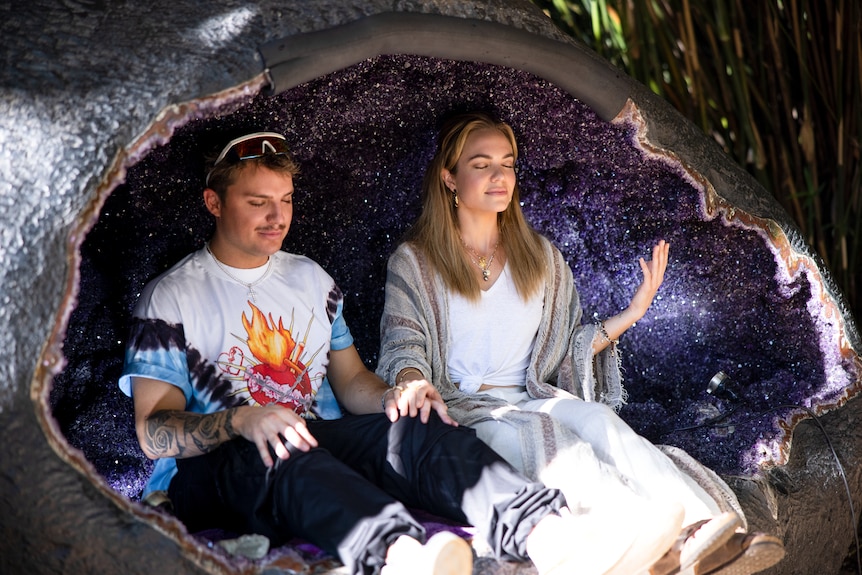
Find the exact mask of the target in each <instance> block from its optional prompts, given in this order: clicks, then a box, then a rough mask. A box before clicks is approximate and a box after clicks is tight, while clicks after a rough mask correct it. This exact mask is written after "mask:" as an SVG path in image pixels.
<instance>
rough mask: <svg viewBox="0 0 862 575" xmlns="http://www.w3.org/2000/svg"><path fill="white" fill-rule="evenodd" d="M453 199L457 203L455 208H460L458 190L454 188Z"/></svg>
mask: <svg viewBox="0 0 862 575" xmlns="http://www.w3.org/2000/svg"><path fill="white" fill-rule="evenodd" d="M452 199H453V200H454V201H455V208H457V207H458V190H456V189H455V188H452Z"/></svg>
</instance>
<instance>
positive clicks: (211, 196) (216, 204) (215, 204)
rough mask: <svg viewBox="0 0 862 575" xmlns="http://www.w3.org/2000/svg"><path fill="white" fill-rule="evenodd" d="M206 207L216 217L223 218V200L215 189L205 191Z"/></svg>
mask: <svg viewBox="0 0 862 575" xmlns="http://www.w3.org/2000/svg"><path fill="white" fill-rule="evenodd" d="M204 205H205V206H206V207H207V210H209V212H210V213H211V214H212V215H214V216H215V217H219V216H221V199H220V198H219V197H218V194H217V193H216V191H215V190H214V189H212V188H207V189H205V190H204Z"/></svg>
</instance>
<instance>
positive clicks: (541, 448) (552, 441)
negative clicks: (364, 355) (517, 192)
mask: <svg viewBox="0 0 862 575" xmlns="http://www.w3.org/2000/svg"><path fill="white" fill-rule="evenodd" d="M542 255H543V257H544V258H545V259H546V261H547V268H548V269H549V270H550V272H551V273H550V274H549V280H548V281H546V282H545V288H544V310H543V313H542V319H541V323H540V325H539V329H538V332H537V335H536V342H535V345H534V347H533V352H532V356H531V359H530V365H529V367H528V369H527V379H526V387H527V393H528V394H529V395H530V397H532V398H536V399H545V398H553V397H571V395H574V396H577V397H579V398H581V399H583V400H585V401H601V402H604V403H606V404H608V405H609V406H611V407H612V408H614V409H615V410H618V409H619V408H620V407H621V406H622V405H623V404H624V403H625V391H624V390H623V387H622V379H621V375H620V365H619V361H618V355H617V352H616V350H615V349H613V347H612V346H609V347H607V348H605V349H604V350H603V351H602V352H600V353H599V354H596V355H595V357H594V355H593V351H592V341H593V338H594V337H595V335H596V332H597V330H598V327H597V326H596V325H595V324H593V323H586V324H584V325H581V316H582V310H581V306H580V299H579V296H578V292H577V290H576V289H575V287H574V279H573V277H572V272H571V269H570V268H569V266H568V264H567V263H566V261H565V259H564V258H563V255H562V253H560V251H559V250H558V249H556V248H555V247H554V246H553V245H552V244H551V243H550V242H549V241H548V240H547V239H544V238H543V254H542ZM448 306H449V301H448V290H447V288H446V286H445V285H444V284H443V280H442V279H441V277H440V275H439V274H438V273H437V272H436V270H435V269H434V267H433V265H432V264H431V263H430V262H429V261H428V260H427V259H426V258H425V257H424V255H423V254H422V253H421V251H420V250H417V249H414V248H413V247H412V246H410V245H409V244H406V243H404V244H401V245H400V246H399V247H398V248H397V249H396V251H395V252H394V253H393V254H392V256H390V258H389V264H388V268H387V276H386V301H385V305H384V309H383V316H382V318H381V322H380V342H381V345H380V358H379V363H378V366H377V374H378V375H380V377H382V378H383V380H384V381H386V382H388V383H389V385H395V378H396V377H397V375H398V373H399V372H400V371H401V370H402V369H404V368H407V367H412V368H417V369H419V370H420V371H421V372H422V374H423V375H424V377H425V378H426V379H427V380H428V381H430V382H431V383H433V385H434V386H435V387H436V388H437V389H438V390H439V391H440V394H441V395H442V396H443V399H444V401H445V402H446V405H447V406H448V408H449V415H450V416H451V417H452V418H453V419H455V420H456V421H458V422H459V423H460V424H462V425H466V426H472V425H475V424H476V423H478V422H480V421H486V420H489V419H493V420H497V421H500V422H503V423H505V424H507V425H512V426H514V427H515V428H516V429H517V430H518V433H519V437H520V440H521V447H522V452H523V459H524V467H525V468H524V469H523V471H524V473H525V474H526V475H527V476H528V477H530V478H531V479H538V478H539V477H540V474H541V472H542V471H543V470H544V469H545V468H546V467H547V466H548V464H549V463H550V462H551V461H552V460H553V459H554V456H555V455H556V454H557V452H558V451H560V450H562V449H563V448H565V447H566V446H568V445H573V444H575V443H577V442H578V441H579V439H578V438H577V437H576V436H575V434H574V433H573V432H572V431H570V430H569V429H567V428H565V427H563V426H561V425H559V424H558V423H557V421H556V420H555V419H554V418H553V417H551V416H549V415H547V414H543V413H537V412H522V411H519V410H514V409H511V408H510V407H509V405H508V404H507V403H506V402H504V401H502V400H499V399H497V398H494V397H490V396H488V395H485V394H466V393H463V392H461V391H460V390H459V389H458V388H457V387H456V386H455V385H454V384H453V383H452V381H450V379H449V371H448V368H447V365H448V351H449V341H450V337H449V307H448ZM501 313H505V310H501ZM663 449H664V450H665V451H666V453H668V455H672V459H673V460H674V462H675V463H676V464H677V466H678V467H680V468H681V469H683V471H685V472H686V473H687V474H689V475H690V476H692V477H693V478H694V479H695V480H696V481H697V482H698V483H699V484H701V486H703V487H704V488H705V489H706V490H707V492H709V493H710V495H712V496H713V498H714V499H716V501H717V502H718V503H719V506H720V507H722V508H723V509H733V510H734V511H737V512H738V513H739V515H740V517H743V515H742V512H741V509H740V507H739V504H738V502H736V498H735V496H733V494H732V492H731V491H730V488H729V487H728V486H727V485H726V484H725V483H724V481H722V480H721V479H720V478H719V477H718V476H717V475H716V474H715V473H714V472H712V471H711V470H708V469H706V468H705V467H703V466H702V465H700V464H699V463H698V462H697V461H695V460H694V459H693V458H692V457H691V456H689V455H687V454H686V453H685V452H684V451H682V450H679V449H676V448H663Z"/></svg>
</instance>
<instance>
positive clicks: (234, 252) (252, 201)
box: [204, 164, 293, 268]
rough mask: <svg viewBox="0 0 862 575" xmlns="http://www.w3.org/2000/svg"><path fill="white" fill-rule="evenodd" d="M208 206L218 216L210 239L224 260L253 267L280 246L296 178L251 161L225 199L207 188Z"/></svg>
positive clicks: (290, 215) (289, 219)
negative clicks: (222, 199)
mask: <svg viewBox="0 0 862 575" xmlns="http://www.w3.org/2000/svg"><path fill="white" fill-rule="evenodd" d="M204 201H205V202H206V205H207V209H209V211H210V212H211V213H212V214H213V215H214V216H215V217H216V232H215V235H214V236H213V239H212V241H211V242H210V247H211V249H212V250H213V253H214V254H215V255H216V257H218V259H219V260H221V261H222V262H224V263H225V264H227V265H229V266H233V267H237V268H251V267H257V266H261V265H263V264H264V263H266V260H267V258H268V257H269V256H270V255H272V254H274V253H275V252H276V251H278V250H280V249H281V244H282V242H283V241H284V238H285V236H287V231H288V229H289V228H290V221H291V219H292V218H293V178H292V177H291V176H290V175H289V174H282V173H278V172H274V171H272V170H270V169H269V168H264V167H261V166H257V165H254V164H250V165H249V166H248V167H247V168H245V169H244V170H242V171H241V172H240V173H239V175H238V177H237V178H236V181H235V182H234V183H233V184H231V185H230V186H229V187H228V189H227V192H226V193H225V199H224V201H221V200H220V199H219V197H218V195H217V194H216V193H215V192H214V191H213V190H210V189H207V190H205V191H204Z"/></svg>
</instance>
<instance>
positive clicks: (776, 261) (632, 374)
mask: <svg viewBox="0 0 862 575" xmlns="http://www.w3.org/2000/svg"><path fill="white" fill-rule="evenodd" d="M470 108H480V109H485V110H489V111H491V112H493V113H495V114H496V115H498V116H499V117H500V118H502V119H504V120H506V121H507V122H509V123H510V124H511V125H512V126H513V127H514V129H515V132H516V134H517V136H518V140H519V146H520V159H519V162H518V164H519V172H518V177H519V182H520V185H521V190H522V198H521V201H522V203H523V208H524V211H525V213H526V215H527V217H528V219H529V220H530V221H531V222H532V224H533V225H534V226H535V227H536V228H537V229H539V230H540V231H541V232H542V233H544V234H546V235H547V236H548V237H549V238H550V239H551V240H552V241H554V242H555V243H556V245H557V246H558V247H559V248H560V249H561V250H562V251H563V253H564V254H565V255H566V258H567V260H568V261H569V263H570V265H571V267H572V270H573V272H574V274H575V282H576V285H577V288H578V290H579V292H580V295H581V303H582V306H583V309H584V321H594V318H604V317H607V316H610V315H613V314H616V313H618V312H619V311H620V310H622V309H623V308H624V307H625V306H626V305H627V304H628V302H629V299H630V298H631V295H632V294H633V293H634V291H635V289H636V287H637V285H638V284H639V282H640V268H639V266H638V258H640V257H645V258H649V257H650V249H651V246H652V245H653V244H654V243H655V242H656V241H657V240H659V239H662V238H663V239H665V240H667V241H669V242H670V244H671V258H670V264H669V269H668V273H667V276H666V278H665V283H664V285H663V286H662V288H661V290H660V292H659V297H658V299H657V300H656V301H655V303H654V304H653V307H652V308H651V309H650V311H649V312H648V313H647V315H646V317H644V318H643V320H642V321H640V322H638V324H637V325H636V326H635V327H633V328H632V329H631V330H629V331H628V332H627V333H626V334H625V335H624V336H623V337H622V339H621V342H620V349H621V355H622V365H623V368H624V377H625V385H626V387H627V389H628V393H629V400H628V404H627V405H626V406H625V407H624V408H623V409H622V411H621V415H622V417H623V418H624V419H626V420H627V421H628V422H629V423H630V424H631V425H632V426H633V427H634V428H635V429H636V430H637V431H639V432H640V433H641V434H643V435H645V436H646V437H648V438H649V439H651V440H653V441H655V442H657V443H666V444H671V445H676V446H679V447H681V448H683V449H685V450H687V451H688V452H689V453H690V454H692V455H693V456H694V457H696V458H698V459H699V460H700V461H701V462H703V463H704V464H706V465H707V466H709V467H711V468H712V469H714V470H715V471H717V472H719V473H723V474H739V473H743V474H747V473H756V472H757V471H758V469H759V466H761V465H764V464H769V463H770V462H772V461H775V460H776V459H777V458H778V455H777V454H778V451H779V449H780V446H782V445H784V443H785V442H786V440H787V438H786V437H785V435H784V432H783V431H782V428H781V427H780V425H779V423H780V422H781V421H789V419H788V417H789V415H790V414H791V413H795V412H798V410H794V409H793V408H791V407H789V406H791V405H797V404H798V405H803V406H806V407H816V406H818V405H834V404H835V403H836V402H838V401H839V398H840V397H841V395H842V394H843V393H844V392H845V389H846V388H847V387H849V385H850V382H852V381H853V380H855V379H856V378H858V375H855V371H854V370H855V369H856V368H855V367H853V365H852V364H851V361H850V360H849V359H847V358H844V357H842V356H841V355H840V354H839V353H838V351H834V352H833V351H829V350H833V349H834V350H837V349H838V346H837V345H836V344H835V338H836V337H837V336H836V335H835V333H836V329H837V328H836V326H835V325H834V323H831V322H834V321H835V320H834V319H833V320H831V322H830V320H828V319H824V318H826V317H828V314H825V313H821V311H820V308H819V307H818V306H820V304H819V303H818V302H819V301H820V293H819V288H818V287H817V283H816V281H814V280H813V279H812V278H811V277H809V275H808V274H805V273H795V274H790V273H788V272H787V271H786V267H785V266H784V265H783V264H782V263H781V261H780V258H779V257H778V256H777V250H776V248H775V247H774V246H772V245H771V244H770V242H769V241H768V240H767V236H766V235H765V234H764V233H763V232H762V230H759V229H757V228H754V227H746V226H745V225H743V224H741V223H740V222H739V221H738V220H735V219H731V220H728V219H727V218H725V217H723V216H722V215H721V214H719V215H708V214H707V213H706V211H705V208H704V205H705V199H704V191H703V190H702V189H700V188H699V187H698V186H697V185H696V184H694V183H693V180H692V179H691V178H689V177H687V176H686V174H685V173H684V172H683V170H682V169H681V168H680V167H679V166H678V165H677V164H675V163H674V162H673V161H670V160H668V159H664V158H660V157H656V156H654V155H649V154H647V153H646V152H644V151H643V150H642V149H641V148H640V147H639V146H638V145H637V143H636V141H635V140H636V139H635V135H636V126H635V125H634V124H632V123H627V122H614V123H608V122H605V121H603V120H601V119H599V118H598V117H597V116H596V115H595V114H594V113H593V112H592V111H591V110H590V109H589V108H588V107H586V106H585V105H583V104H582V103H580V102H579V101H578V100H577V99H575V98H573V97H572V96H571V95H569V94H567V93H565V92H564V91H562V90H560V89H558V88H556V87H555V86H553V85H551V84H549V83H548V82H547V81H544V80H542V79H540V78H537V77H535V76H532V75H530V74H527V73H525V72H521V71H517V70H513V69H509V68H500V67H495V66H490V65H483V64H477V63H469V62H452V61H447V60H438V59H433V58H420V57H408V56H381V57H377V58H374V59H371V60H368V61H365V62H363V63H360V64H358V65H355V66H352V67H350V68H347V69H345V70H342V71H339V72H335V73H332V74H329V75H327V76H323V77H320V78H318V79H316V80H314V81H312V82H309V83H307V84H303V85H300V86H298V87H296V88H293V89H291V90H288V91H286V92H284V93H281V94H278V95H275V96H266V95H258V96H255V97H249V98H248V99H246V100H243V101H238V102H232V103H231V104H230V105H226V106H225V107H224V108H223V109H220V110H218V112H217V113H214V114H211V115H208V116H207V117H201V118H195V119H191V120H190V121H189V122H188V123H186V124H184V125H183V126H182V127H180V128H178V129H177V130H176V132H175V133H174V135H173V137H172V138H171V140H170V141H169V142H168V143H167V144H165V145H163V146H160V147H158V148H155V149H154V150H152V151H151V152H150V153H149V154H147V155H146V156H145V157H144V158H143V159H142V160H141V161H139V162H138V163H137V164H136V165H134V166H131V167H130V168H129V170H128V174H127V178H126V182H125V183H124V184H122V185H120V186H118V187H117V188H116V189H115V190H114V191H113V192H112V194H111V196H110V197H109V198H108V199H107V201H106V202H105V204H104V206H103V208H102V210H101V214H100V216H99V220H98V222H97V223H96V224H95V226H94V227H93V228H92V230H91V231H90V232H89V234H88V235H87V238H86V240H85V241H84V243H83V245H82V247H81V257H82V261H81V267H80V293H79V300H78V304H77V307H76V309H75V310H74V312H73V313H72V316H71V318H70V322H69V327H68V330H67V334H66V339H65V344H64V354H65V356H66V358H67V367H66V368H65V370H64V371H63V372H62V373H61V374H60V375H59V376H58V377H57V378H56V381H55V386H54V389H53V392H52V395H51V404H52V409H53V413H54V416H55V417H56V419H57V421H58V423H59V425H60V428H61V429H62V430H63V432H64V434H65V435H66V437H67V439H68V440H69V442H70V443H71V444H72V445H73V446H75V447H78V448H79V449H81V450H82V451H83V452H84V454H85V455H86V456H87V458H88V459H89V460H90V461H91V462H92V463H93V464H94V466H95V467H96V469H97V470H98V472H99V473H101V474H102V475H103V476H104V477H105V479H106V481H107V482H108V483H109V484H110V485H111V486H112V487H113V488H114V489H116V490H118V491H119V492H121V493H124V494H126V495H128V496H129V497H132V498H136V497H138V495H139V492H140V490H141V489H142V488H143V485H144V483H145V481H146V476H147V474H148V473H149V469H150V467H149V466H150V463H149V461H147V460H146V459H145V458H144V456H143V454H142V453H141V451H140V449H139V447H138V445H137V441H136V439H135V435H134V428H133V420H132V404H131V400H129V399H128V398H127V397H125V396H123V395H122V394H121V393H120V391H119V389H118V388H117V384H116V382H117V379H118V377H119V374H120V370H121V368H122V357H123V343H124V340H125V337H126V329H127V326H128V317H129V314H130V312H131V309H132V307H133V305H134V303H135V300H136V298H137V296H138V294H139V293H140V291H141V288H142V287H143V286H144V284H145V283H146V282H147V281H148V280H149V279H151V278H152V277H154V276H155V275H157V274H158V273H160V272H161V271H163V270H164V269H166V268H167V267H169V266H170V265H171V264H173V263H174V262H176V261H177V260H178V259H180V258H181V257H182V256H184V255H185V254H186V253H188V252H189V251H191V250H194V249H197V248H198V247H200V246H201V245H202V243H203V242H204V241H205V239H206V238H207V237H208V235H209V233H210V230H211V228H210V226H211V222H210V216H209V214H208V213H207V212H206V211H205V209H204V207H203V204H202V201H201V190H202V188H203V185H204V176H203V161H202V156H203V154H206V153H210V152H212V151H213V149H215V148H217V147H218V146H219V144H223V143H224V142H225V141H226V140H228V139H229V138H231V137H233V136H235V135H237V134H240V133H245V132H250V131H258V130H268V131H270V130H271V131H278V132H281V133H283V134H285V135H286V136H287V139H288V141H289V142H290V144H291V146H292V148H293V150H294V152H295V155H296V157H297V159H298V160H299V161H300V163H301V165H302V169H303V172H302V174H301V175H300V176H299V177H298V178H297V180H296V182H295V184H296V188H297V193H296V197H295V216H294V221H293V225H292V228H291V232H290V234H289V236H288V239H287V242H286V245H285V248H286V249H288V250H289V251H295V252H298V253H302V254H305V255H308V256H310V257H312V258H313V259H315V260H317V261H318V262H319V263H320V264H321V265H323V267H324V268H326V269H327V270H328V271H329V272H330V273H331V274H332V275H333V277H334V278H335V279H336V281H337V282H338V283H339V285H340V286H341V288H342V290H343V291H344V293H345V297H346V303H345V315H346V318H347V321H348V324H349V325H350V327H351V331H352V332H353V334H354V337H355V338H356V344H357V347H358V349H359V352H360V354H361V355H362V357H363V359H364V360H365V361H366V363H367V364H368V365H369V366H370V367H373V366H374V364H375V362H376V357H377V346H378V340H379V338H378V329H379V327H378V325H379V317H380V311H381V308H382V302H383V286H384V279H385V266H386V259H387V257H388V255H389V253H391V251H392V250H393V249H394V247H395V246H396V245H397V242H398V240H399V237H400V236H401V234H402V233H403V232H404V231H405V230H406V228H407V227H408V226H409V224H410V223H411V222H412V221H413V219H414V218H415V217H416V215H417V213H418V209H419V186H420V182H421V179H422V175H423V173H424V170H425V167H426V165H427V162H428V161H429V159H430V156H431V153H432V150H433V146H434V137H435V134H436V123H437V121H438V119H439V117H440V116H441V115H442V114H444V113H446V112H448V111H450V110H453V109H470ZM719 370H723V371H725V372H726V373H727V374H728V375H730V377H731V380H732V382H733V385H734V386H735V390H736V392H737V394H738V395H739V396H741V397H742V398H743V400H742V401H741V402H731V401H728V400H724V399H721V398H719V397H716V396H714V395H710V394H708V393H707V392H706V388H707V383H708V382H709V381H710V379H711V378H712V376H713V375H714V374H715V373H716V372H717V371H719ZM722 415H726V416H727V417H726V419H724V420H723V421H722V423H724V425H722V426H719V427H712V426H710V427H698V426H699V425H701V424H703V423H704V422H708V421H710V420H715V419H717V418H720V417H721V416H722Z"/></svg>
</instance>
